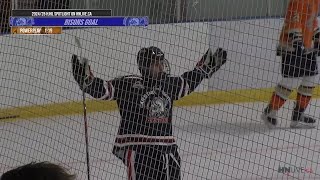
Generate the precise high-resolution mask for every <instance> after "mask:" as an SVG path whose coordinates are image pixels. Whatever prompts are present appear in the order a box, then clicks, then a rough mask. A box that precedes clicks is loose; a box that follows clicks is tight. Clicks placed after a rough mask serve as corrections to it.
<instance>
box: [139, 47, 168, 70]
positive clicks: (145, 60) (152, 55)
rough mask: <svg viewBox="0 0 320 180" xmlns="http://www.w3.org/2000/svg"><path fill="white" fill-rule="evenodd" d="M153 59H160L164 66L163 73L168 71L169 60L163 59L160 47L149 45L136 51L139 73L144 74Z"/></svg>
mask: <svg viewBox="0 0 320 180" xmlns="http://www.w3.org/2000/svg"><path fill="white" fill-rule="evenodd" d="M155 61H160V62H161V63H162V64H163V66H164V73H166V74H169V73H170V66H169V62H168V61H167V60H166V59H165V56H164V53H163V52H162V51H161V49H160V48H158V47H155V46H150V47H147V48H142V49H140V51H139V52H138V56H137V63H138V66H139V70H140V73H141V74H143V75H146V74H147V73H146V70H147V69H149V68H150V65H151V64H152V63H154V62H155Z"/></svg>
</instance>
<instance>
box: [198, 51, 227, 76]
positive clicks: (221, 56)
mask: <svg viewBox="0 0 320 180" xmlns="http://www.w3.org/2000/svg"><path fill="white" fill-rule="evenodd" d="M226 61H227V51H225V50H223V49H222V48H218V49H217V50H216V52H215V53H214V54H213V53H212V50H211V49H210V48H209V49H208V50H207V52H206V53H205V54H204V55H203V56H202V58H201V60H200V61H199V62H198V63H197V66H196V69H198V70H200V71H201V72H202V73H203V74H204V75H205V78H207V79H208V78H211V77H212V75H213V73H215V72H216V71H218V70H219V69H220V67H221V66H222V65H223V64H225V63H226Z"/></svg>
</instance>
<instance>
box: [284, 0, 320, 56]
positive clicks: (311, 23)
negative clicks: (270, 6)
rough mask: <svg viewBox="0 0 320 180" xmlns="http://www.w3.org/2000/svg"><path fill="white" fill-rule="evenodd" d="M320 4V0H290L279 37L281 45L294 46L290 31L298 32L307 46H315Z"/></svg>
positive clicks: (285, 46)
mask: <svg viewBox="0 0 320 180" xmlns="http://www.w3.org/2000/svg"><path fill="white" fill-rule="evenodd" d="M319 4H320V0H290V2H289V5H288V8H287V12H286V16H285V21H284V25H283V28H282V31H281V34H280V39H279V45H280V46H281V47H284V48H287V49H288V48H289V49H290V48H292V39H290V37H289V34H290V33H298V34H299V35H300V36H301V37H302V41H303V44H304V46H305V48H310V49H311V48H312V47H313V41H312V39H313V34H314V30H315V29H317V28H318V19H317V16H318V12H319ZM289 49H288V50H289Z"/></svg>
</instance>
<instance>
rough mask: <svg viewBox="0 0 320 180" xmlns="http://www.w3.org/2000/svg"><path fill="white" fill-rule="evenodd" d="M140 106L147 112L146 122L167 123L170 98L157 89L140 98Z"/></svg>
mask: <svg viewBox="0 0 320 180" xmlns="http://www.w3.org/2000/svg"><path fill="white" fill-rule="evenodd" d="M140 106H141V107H142V108H145V109H147V110H148V114H147V122H149V123H168V120H169V114H170V109H171V98H170V97H169V96H168V95H167V94H166V93H165V92H164V91H162V90H161V89H160V88H159V87H155V88H154V89H153V90H152V91H149V92H147V93H146V94H144V95H143V96H142V97H141V100H140Z"/></svg>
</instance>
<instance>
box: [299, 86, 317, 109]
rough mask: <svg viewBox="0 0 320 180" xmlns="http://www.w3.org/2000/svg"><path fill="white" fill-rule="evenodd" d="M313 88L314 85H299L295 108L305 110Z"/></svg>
mask: <svg viewBox="0 0 320 180" xmlns="http://www.w3.org/2000/svg"><path fill="white" fill-rule="evenodd" d="M313 89H314V87H307V86H299V88H298V94H297V99H296V101H297V103H296V107H295V110H297V111H299V112H304V110H305V109H306V108H307V107H308V105H309V103H310V100H311V97H312V92H313Z"/></svg>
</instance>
